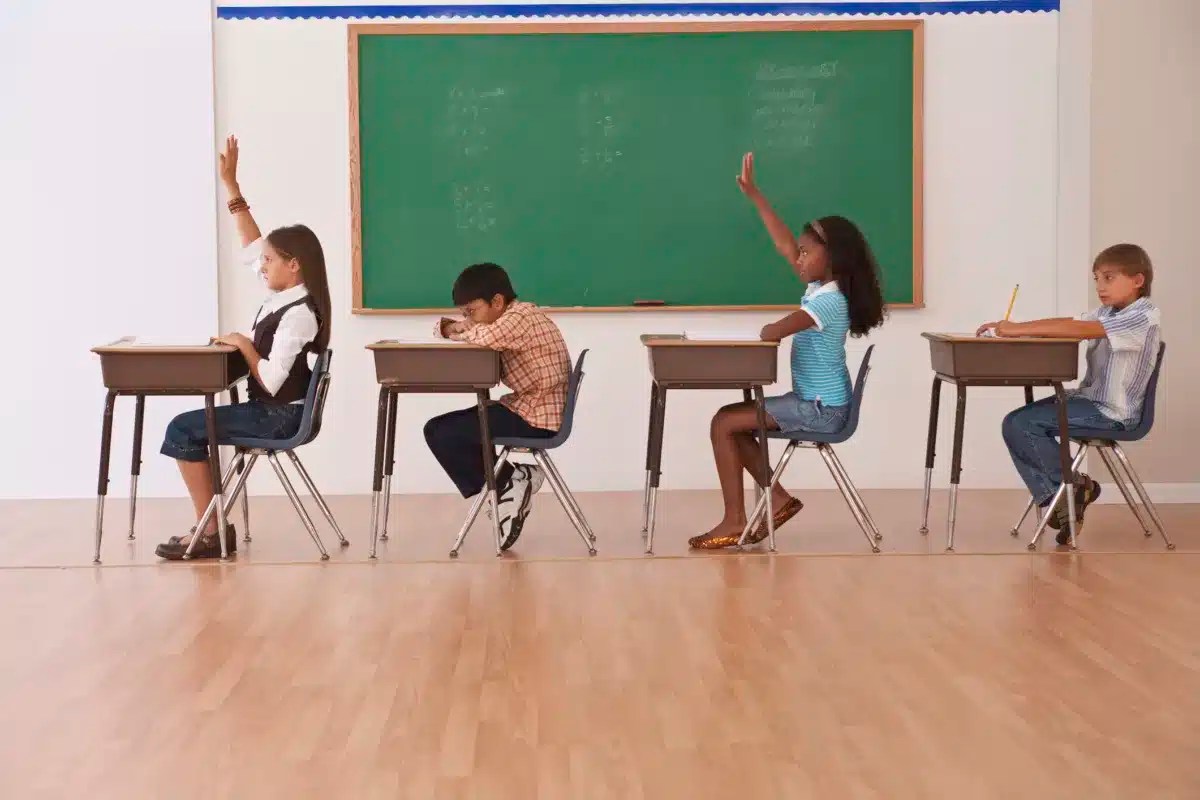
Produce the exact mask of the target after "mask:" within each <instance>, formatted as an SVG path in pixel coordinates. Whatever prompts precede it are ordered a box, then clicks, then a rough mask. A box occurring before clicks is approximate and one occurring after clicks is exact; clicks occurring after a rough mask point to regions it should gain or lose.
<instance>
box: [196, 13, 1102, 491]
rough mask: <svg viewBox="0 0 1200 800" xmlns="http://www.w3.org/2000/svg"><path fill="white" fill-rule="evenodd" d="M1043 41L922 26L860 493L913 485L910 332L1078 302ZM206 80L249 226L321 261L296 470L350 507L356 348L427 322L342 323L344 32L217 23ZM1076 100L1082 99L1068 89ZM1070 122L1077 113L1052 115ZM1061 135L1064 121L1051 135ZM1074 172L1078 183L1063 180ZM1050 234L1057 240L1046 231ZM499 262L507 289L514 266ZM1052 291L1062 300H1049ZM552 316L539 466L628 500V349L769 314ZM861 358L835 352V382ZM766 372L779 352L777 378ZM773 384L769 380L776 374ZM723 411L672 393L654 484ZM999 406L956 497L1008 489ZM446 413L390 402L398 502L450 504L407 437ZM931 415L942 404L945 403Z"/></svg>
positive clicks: (1003, 22)
mask: <svg viewBox="0 0 1200 800" xmlns="http://www.w3.org/2000/svg"><path fill="white" fill-rule="evenodd" d="M1084 30H1087V29H1086V28H1084ZM1059 38H1060V30H1059V16H1058V15H1057V14H1011V15H962V16H932V17H930V18H928V20H927V28H926V62H925V63H926V86H925V90H926V94H925V98H926V104H925V114H926V117H925V120H926V123H925V124H926V127H925V137H926V138H925V142H926V157H925V169H926V173H925V181H926V183H925V197H926V203H925V224H926V227H925V241H926V262H925V281H926V284H925V296H926V298H927V307H926V308H925V309H922V310H900V311H896V312H894V313H893V315H892V317H891V320H890V321H889V322H888V323H887V325H886V326H885V327H884V328H883V329H882V330H881V331H879V332H878V333H876V334H874V335H873V336H872V337H871V339H870V342H872V343H875V344H877V345H878V348H877V350H876V355H875V361H874V364H875V368H874V370H873V371H872V375H871V383H870V385H869V389H868V392H867V399H866V404H865V407H864V413H863V419H862V423H861V427H860V433H859V435H858V436H857V438H856V440H855V441H854V442H852V443H850V444H848V445H846V446H845V447H844V449H843V459H844V461H845V462H846V464H847V467H848V469H849V470H850V472H851V474H852V475H853V476H854V477H855V479H856V480H857V481H858V482H859V484H860V485H861V486H863V487H871V488H874V487H917V486H919V485H920V483H921V480H922V474H923V472H922V467H923V458H924V441H925V426H926V414H927V408H928V403H929V382H930V375H929V371H928V366H929V358H928V350H927V346H926V343H925V342H924V340H922V339H921V338H920V333H921V332H922V331H925V330H958V331H963V330H968V329H973V328H974V326H975V325H976V324H978V323H979V322H981V321H984V320H987V319H993V318H996V317H999V316H1001V315H1003V313H1004V309H1005V306H1006V304H1007V301H1008V297H1009V294H1010V293H1011V291H1012V286H1013V284H1015V283H1020V284H1021V294H1020V298H1019V300H1018V303H1017V310H1016V314H1018V315H1020V316H1026V317H1030V316H1047V315H1051V314H1054V313H1056V312H1058V311H1059V310H1060V309H1061V310H1062V311H1064V312H1065V311H1070V310H1072V309H1073V308H1074V307H1075V306H1076V305H1077V304H1078V303H1080V302H1082V301H1083V299H1084V295H1083V291H1084V287H1083V286H1082V285H1080V284H1078V283H1076V282H1068V283H1067V284H1066V287H1067V288H1066V289H1062V288H1060V280H1059V272H1058V268H1057V266H1056V265H1057V263H1058V262H1059V261H1060V256H1061V255H1063V254H1070V253H1071V252H1073V251H1074V252H1075V258H1076V259H1079V258H1086V255H1080V254H1085V253H1086V250H1087V242H1086V239H1084V240H1082V241H1081V240H1080V239H1079V235H1080V234H1079V232H1080V231H1086V229H1087V222H1086V208H1087V195H1086V169H1076V170H1075V173H1074V174H1073V176H1071V177H1070V181H1073V183H1070V185H1065V184H1064V185H1060V180H1059V152H1060V146H1061V144H1062V143H1061V141H1060V137H1059V128H1060V126H1062V125H1063V124H1064V122H1063V121H1062V120H1060V119H1059V116H1060V114H1059V111H1060V106H1059V104H1058V100H1057V95H1058V93H1059V90H1060V87H1059V64H1058V62H1059V48H1060V45H1059ZM1081 39H1082V41H1080V40H1081ZM1088 44H1089V42H1088V41H1087V38H1086V36H1083V37H1081V36H1079V35H1078V31H1076V32H1075V35H1074V38H1072V39H1070V40H1069V41H1068V42H1067V43H1066V44H1065V45H1064V46H1067V47H1072V48H1076V49H1077V50H1082V51H1086V50H1087V45H1088ZM1075 55H1076V56H1080V54H1079V53H1075ZM1082 55H1086V52H1084V53H1083V54H1082ZM1080 57H1082V56H1080ZM216 74H217V79H216V85H217V128H218V131H219V132H221V133H225V132H228V131H232V132H236V133H237V134H238V135H239V136H240V137H241V140H242V144H243V158H244V163H245V175H244V179H243V180H242V187H243V190H244V191H245V193H246V196H247V198H248V199H249V201H250V203H251V205H252V206H253V208H254V211H255V213H256V214H257V215H258V218H259V220H260V221H261V223H263V224H264V226H274V225H280V224H285V223H290V222H295V221H303V222H305V223H307V224H309V225H310V226H312V227H313V228H314V229H315V230H316V231H317V233H318V234H319V235H320V237H321V239H322V242H323V243H324V245H325V249H326V257H327V261H328V264H329V268H330V271H331V276H330V277H331V284H332V292H333V303H334V308H335V310H336V313H335V319H334V323H333V324H334V333H333V343H334V348H335V358H334V364H333V368H334V380H333V386H332V390H331V397H330V404H329V408H328V412H327V417H326V427H325V429H324V432H323V433H322V437H321V440H320V441H318V442H317V443H316V444H314V445H313V447H312V448H311V455H310V456H308V457H306V461H307V462H308V463H309V464H310V466H311V468H312V470H313V472H314V473H315V477H316V478H317V480H318V482H319V483H320V484H321V485H322V486H323V487H325V489H326V490H327V491H328V492H332V493H342V492H345V493H363V492H366V491H369V486H370V472H371V451H372V446H373V437H374V414H375V399H376V391H375V383H374V377H373V370H372V364H371V361H370V359H369V357H368V353H367V352H366V351H365V350H364V349H363V345H364V344H366V343H367V342H370V341H373V340H375V339H380V338H385V337H395V336H404V335H409V334H424V333H426V332H427V331H428V330H429V329H430V327H431V326H432V323H433V318H432V317H416V318H413V317H392V318H389V317H355V316H353V315H351V314H350V311H349V309H350V263H349V250H350V246H349V243H350V219H349V189H348V186H349V175H348V158H347V131H348V122H347V119H348V118H347V113H348V112H347V80H346V22H345V21H342V20H295V21H219V22H218V23H217V27H216ZM1076 81H1077V82H1078V80H1077V78H1076ZM1078 92H1079V93H1083V94H1086V83H1083V84H1082V85H1081V86H1080V87H1078ZM1072 113H1078V110H1077V109H1075V108H1074V107H1072ZM1072 119H1074V117H1072V118H1071V119H1068V120H1067V121H1066V124H1067V125H1068V126H1069V125H1070V124H1072ZM1076 127H1080V126H1078V125H1077V126H1076ZM1082 127H1083V129H1084V130H1085V131H1086V126H1082ZM1084 136H1085V137H1086V133H1085V134H1084ZM729 167H730V181H729V183H728V184H727V185H721V186H714V187H713V191H724V192H734V191H736V188H735V186H734V183H733V180H732V177H733V174H734V172H735V171H736V167H737V159H736V157H731V161H730V165H729ZM1079 173H1084V174H1083V176H1082V181H1083V183H1082V184H1081V183H1080V180H1081V177H1080V175H1079ZM795 179H797V180H803V176H795ZM1080 185H1082V186H1083V187H1084V191H1083V192H1082V193H1080V192H1079V186H1080ZM813 191H814V192H819V191H820V187H813ZM416 201H417V202H420V199H419V198H416ZM830 211H831V212H833V211H836V209H830ZM1064 215H1065V217H1066V220H1065V222H1062V223H1060V218H1062V217H1064ZM1081 220H1082V221H1081ZM793 222H796V223H799V222H800V221H799V220H796V221H793ZM1064 226H1065V227H1064ZM1060 227H1062V228H1063V229H1064V230H1067V231H1068V235H1067V236H1065V237H1064V236H1063V235H1061V234H1062V231H1061V230H1060ZM1072 232H1073V233H1072ZM764 235H765V234H764ZM1072 235H1073V236H1074V237H1075V238H1074V239H1072V238H1071V236H1072ZM232 241H233V232H232V228H231V227H230V225H229V220H228V217H227V215H225V214H224V213H223V212H222V214H221V242H222V247H221V267H222V270H223V271H224V273H223V274H224V276H225V277H224V279H223V280H222V283H221V323H222V326H223V327H225V328H230V327H233V326H236V325H243V324H245V323H246V322H247V321H248V320H249V319H250V318H251V317H252V315H253V313H254V310H255V308H256V306H257V303H258V302H259V299H260V298H259V294H258V289H257V287H256V284H255V281H254V279H253V277H252V276H248V275H245V274H243V273H240V272H236V268H235V267H234V266H233V264H232V255H231V254H232ZM506 266H508V267H510V269H511V271H512V272H513V275H514V278H515V280H516V282H517V285H518V289H519V288H520V264H509V265H506ZM1072 290H1074V291H1076V292H1078V295H1079V296H1076V297H1065V296H1064V295H1067V294H1071V291H1072ZM556 319H557V321H558V322H559V324H560V325H561V327H562V329H563V331H564V334H565V336H566V339H567V341H568V344H569V345H570V347H571V349H572V351H573V352H578V351H579V350H580V349H581V348H584V347H587V348H591V351H592V352H591V355H590V356H589V367H588V377H587V380H586V382H585V385H584V389H583V393H582V397H581V401H580V408H579V423H578V427H577V428H576V433H575V434H573V440H572V444H571V445H570V446H569V447H567V448H565V449H564V450H563V451H562V453H561V456H560V457H559V461H560V466H561V467H562V470H563V472H564V473H565V475H566V477H567V479H568V481H569V482H570V483H571V484H572V485H573V486H574V487H575V488H576V489H579V490H584V491H587V490H614V489H636V488H640V486H641V483H642V479H643V472H642V469H643V457H644V456H643V452H644V446H645V417H646V411H647V406H648V377H647V371H646V356H645V353H644V351H643V349H642V347H641V345H640V344H639V342H638V335H639V334H640V333H643V332H672V331H679V330H681V329H682V328H684V327H685V326H687V327H692V326H700V325H704V324H711V323H719V324H720V325H722V326H723V327H727V326H729V325H746V326H752V327H757V326H760V325H761V324H763V322H765V321H767V319H769V317H768V316H765V315H762V314H746V313H739V314H725V315H699V314H687V313H679V312H675V313H663V312H659V313H640V312H639V313H632V312H631V313H622V314H590V313H589V314H569V313H565V314H558V315H557V316H556ZM867 344H868V342H867V341H861V340H854V341H852V342H851V346H850V351H851V355H850V358H851V362H852V363H851V368H852V369H853V368H854V367H855V366H856V365H857V361H858V359H859V357H860V355H861V353H862V352H863V350H864V349H865V347H866V346H867ZM785 358H786V350H785V351H784V352H783V353H781V362H783V361H784V360H785ZM780 374H781V376H787V375H788V371H787V369H786V365H785V364H781V370H780ZM785 382H786V378H785ZM776 388H777V389H778V390H780V391H782V390H783V387H782V386H781V387H776ZM738 397H739V395H738V394H737V393H719V392H707V393H701V392H679V393H674V394H672V396H671V398H670V401H669V406H668V410H667V432H666V448H665V463H664V476H663V485H664V487H665V488H672V489H674V488H708V487H712V486H714V477H713V470H712V466H711V456H710V451H709V449H708V441H707V431H708V421H709V418H710V416H711V414H712V412H713V411H714V410H715V409H716V408H717V407H718V406H719V405H720V404H721V403H724V402H728V401H732V400H735V399H737V398H738ZM1019 398H1020V394H1019V392H1014V391H1010V390H1002V389H996V390H989V389H984V390H977V391H974V392H973V393H972V397H971V402H970V407H969V413H968V419H967V434H966V442H967V445H966V446H967V452H968V454H969V457H968V459H967V463H966V468H965V472H964V477H963V483H964V486H968V487H997V486H1005V487H1008V486H1016V485H1018V484H1017V480H1016V477H1015V475H1014V473H1013V471H1012V468H1011V466H1010V465H1009V463H1008V461H1007V457H1006V455H1005V453H1004V449H1003V445H1002V442H1001V440H1000V436H999V424H1000V419H1001V417H1002V416H1003V414H1004V413H1005V412H1006V411H1008V410H1009V409H1011V408H1012V407H1013V406H1015V405H1016V404H1018V403H1019ZM466 402H468V401H467V398H461V399H460V398H454V397H444V396H443V397H406V398H403V400H402V402H401V407H400V419H401V423H400V436H399V440H398V444H397V459H398V469H397V473H398V474H397V481H398V486H399V488H400V489H401V490H403V491H420V492H441V491H446V490H448V489H449V488H450V487H449V483H448V481H447V480H446V478H445V477H444V476H443V475H442V474H441V473H440V471H439V470H438V468H437V466H436V464H435V463H434V461H433V460H432V458H431V457H430V456H429V455H428V452H427V450H426V448H425V446H424V442H423V441H422V440H421V435H420V430H421V424H422V423H423V422H424V420H425V419H426V418H428V417H430V416H433V415H434V414H437V413H440V412H442V411H444V410H447V409H449V408H452V407H455V406H458V405H462V404H464V403H466ZM942 407H943V409H948V408H949V409H952V408H953V402H952V398H951V394H950V390H947V391H946V402H944V403H943V406H942ZM949 416H950V415H948V414H945V413H944V414H943V423H944V424H943V430H942V436H943V439H942V441H943V442H944V443H945V444H944V445H943V446H942V447H941V448H940V450H941V454H942V458H941V461H940V465H939V466H940V469H939V474H940V476H941V480H943V481H945V480H947V473H948V461H949V458H948V456H949V441H950V420H949ZM791 475H792V478H791V482H792V484H794V485H797V486H799V487H806V486H832V484H831V482H830V481H829V480H828V478H827V476H826V475H825V472H824V469H823V467H822V466H821V465H820V464H819V462H818V461H817V460H816V459H809V458H803V459H801V460H799V461H798V462H796V464H795V465H794V466H793V468H792V470H791ZM258 477H259V478H260V481H259V485H258V487H257V488H256V491H277V489H276V488H275V487H274V486H273V481H271V480H269V476H265V477H264V476H258Z"/></svg>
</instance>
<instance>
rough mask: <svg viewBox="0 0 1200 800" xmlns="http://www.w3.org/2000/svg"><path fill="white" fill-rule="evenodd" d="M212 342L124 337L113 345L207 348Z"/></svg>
mask: <svg viewBox="0 0 1200 800" xmlns="http://www.w3.org/2000/svg"><path fill="white" fill-rule="evenodd" d="M209 344H211V342H209V341H203V342H184V341H180V340H179V339H165V338H161V337H155V336H122V337H121V338H120V339H117V340H116V341H115V342H113V343H112V346H113V347H207V346H208V345H209Z"/></svg>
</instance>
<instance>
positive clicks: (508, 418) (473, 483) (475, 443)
mask: <svg viewBox="0 0 1200 800" xmlns="http://www.w3.org/2000/svg"><path fill="white" fill-rule="evenodd" d="M487 410H488V428H489V429H490V431H491V434H492V437H493V438H495V437H498V436H533V437H549V436H553V435H554V434H553V433H552V432H551V431H545V430H542V429H540V428H534V427H533V426H532V425H530V424H529V423H528V422H526V421H525V420H524V419H522V418H521V417H520V415H518V414H516V413H514V412H512V411H510V410H509V409H508V407H507V406H504V405H501V404H500V403H492V404H491V405H489V406H488V409H487ZM481 436H482V434H481V433H480V430H479V412H478V409H477V408H475V407H474V406H472V407H471V408H464V409H462V410H460V411H451V412H450V413H449V414H443V415H441V416H440V417H434V418H433V419H431V420H429V422H427V423H425V441H426V443H428V445H429V449H430V450H431V451H432V452H433V455H434V458H436V459H437V460H438V463H439V464H441V465H442V469H444V470H445V471H446V474H447V475H449V476H450V480H452V481H454V485H455V486H456V487H458V491H459V492H460V493H461V494H462V496H463V497H474V496H475V495H477V494H478V493H479V492H480V491H482V490H483V485H484V475H483V452H482V451H481V449H480V444H481V443H480V437H481ZM512 473H513V468H512V465H511V464H505V465H504V466H503V467H502V468H501V469H500V471H499V472H498V473H497V475H496V487H497V488H498V489H499V490H501V491H503V490H504V489H505V488H506V487H507V485H508V484H509V482H510V481H511V479H512Z"/></svg>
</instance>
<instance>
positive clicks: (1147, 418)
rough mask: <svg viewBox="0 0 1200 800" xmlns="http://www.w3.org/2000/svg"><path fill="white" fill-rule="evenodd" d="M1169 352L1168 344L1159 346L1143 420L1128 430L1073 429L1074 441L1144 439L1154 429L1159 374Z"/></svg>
mask: <svg viewBox="0 0 1200 800" xmlns="http://www.w3.org/2000/svg"><path fill="white" fill-rule="evenodd" d="M1166 352H1167V343H1166V342H1160V343H1159V345H1158V358H1157V359H1156V360H1155V362H1154V371H1153V372H1151V373H1150V380H1149V381H1147V382H1146V396H1145V398H1143V400H1142V418H1141V419H1140V420H1138V424H1137V425H1135V426H1134V427H1132V428H1129V429H1128V430H1123V431H1113V430H1098V429H1093V428H1071V438H1072V439H1080V440H1083V439H1086V440H1088V441H1106V442H1136V441H1137V440H1139V439H1144V438H1145V437H1146V434H1148V433H1150V429H1151V428H1153V427H1154V401H1155V398H1157V397H1158V374H1159V372H1161V371H1162V362H1163V355H1164V354H1165V353H1166Z"/></svg>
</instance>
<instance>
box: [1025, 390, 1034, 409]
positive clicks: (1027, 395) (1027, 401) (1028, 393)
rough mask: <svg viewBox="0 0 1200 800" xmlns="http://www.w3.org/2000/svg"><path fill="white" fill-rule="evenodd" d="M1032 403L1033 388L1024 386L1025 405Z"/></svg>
mask: <svg viewBox="0 0 1200 800" xmlns="http://www.w3.org/2000/svg"><path fill="white" fill-rule="evenodd" d="M1032 402H1033V387H1032V386H1026V387H1025V405H1029V404H1030V403H1032Z"/></svg>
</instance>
